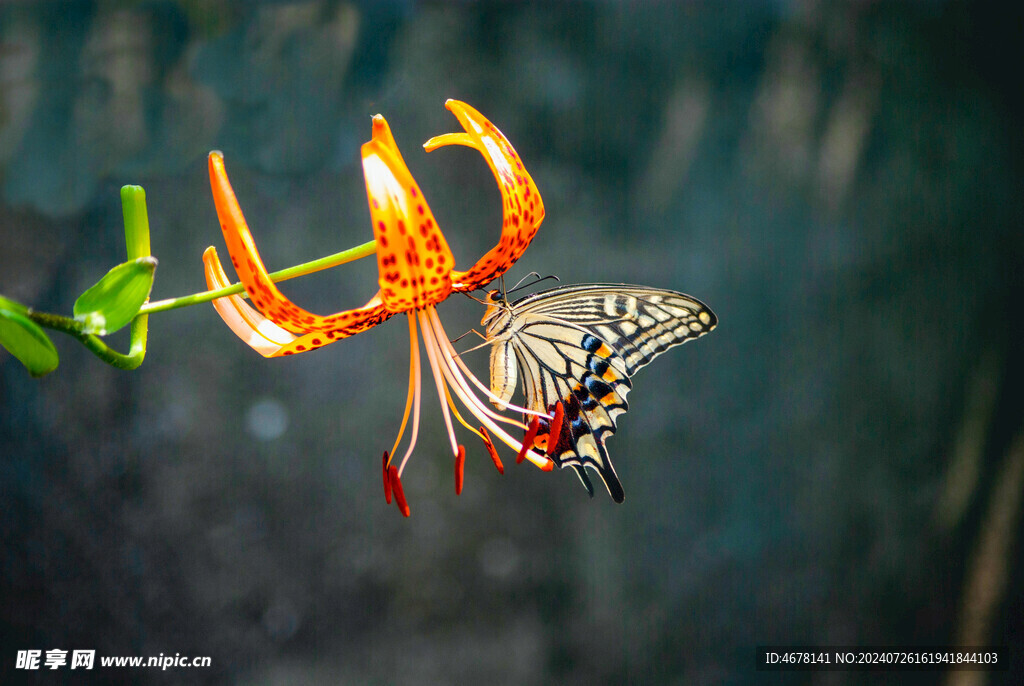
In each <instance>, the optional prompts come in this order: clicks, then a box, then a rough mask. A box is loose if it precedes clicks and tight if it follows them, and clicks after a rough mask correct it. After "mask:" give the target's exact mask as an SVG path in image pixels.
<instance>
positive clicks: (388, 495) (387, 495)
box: [384, 450, 391, 505]
mask: <svg viewBox="0 0 1024 686" xmlns="http://www.w3.org/2000/svg"><path fill="white" fill-rule="evenodd" d="M388 476H389V474H388V451H387V450H385V451H384V500H386V501H388V505H390V504H391V479H389V478H388Z"/></svg>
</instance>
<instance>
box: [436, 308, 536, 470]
mask: <svg viewBox="0 0 1024 686" xmlns="http://www.w3.org/2000/svg"><path fill="white" fill-rule="evenodd" d="M425 313H426V316H427V321H428V322H429V323H430V324H431V327H432V330H431V329H427V328H424V329H423V331H424V334H423V335H424V339H426V338H427V336H429V335H433V337H434V342H435V344H438V345H439V347H440V348H441V355H440V359H439V362H440V363H441V372H442V374H443V375H444V377H445V379H446V380H447V382H448V384H449V385H450V386H451V389H452V390H453V391H455V394H456V395H457V396H459V399H460V400H461V401H462V402H463V403H464V404H465V405H466V407H467V408H468V409H469V411H470V412H471V413H472V414H473V416H474V417H476V418H477V419H478V420H480V421H481V422H482V423H483V424H484V425H485V426H486V427H487V428H489V429H490V430H491V431H492V432H494V435H495V436H497V437H498V438H499V439H501V441H502V442H503V443H504V444H505V445H507V446H509V447H510V448H512V450H515V451H516V452H519V451H520V450H522V444H521V443H520V442H519V441H517V440H516V439H514V438H512V437H511V436H510V435H508V433H507V432H506V431H504V430H503V429H502V428H501V427H500V426H498V425H497V424H496V423H495V421H493V420H497V421H501V422H505V423H508V424H513V425H515V426H518V427H520V428H523V429H526V428H527V427H526V425H524V424H523V423H522V422H519V421H516V420H513V419H510V418H508V417H505V416H502V415H499V414H496V413H495V412H494V411H493V410H491V409H489V408H487V407H485V406H484V404H483V403H482V402H481V401H480V399H479V398H477V397H476V395H475V394H474V393H473V392H472V390H471V389H470V388H469V386H468V385H467V384H466V379H465V377H463V376H462V373H461V372H460V371H459V369H458V367H457V366H456V365H454V364H452V361H453V360H454V361H455V362H457V363H460V364H461V361H460V360H459V359H458V358H457V357H452V354H454V352H455V349H454V348H453V347H452V346H451V344H450V343H449V342H448V336H447V334H445V332H444V327H443V326H441V319H440V318H439V317H438V316H437V310H436V309H435V308H433V307H428V308H426V310H425ZM428 332H429V333H428ZM442 344H443V345H442ZM446 351H447V352H448V354H445V352H446ZM462 366H463V367H465V365H464V364H463V365H462ZM466 373H467V374H469V376H470V378H471V379H473V380H474V381H475V382H476V384H477V385H478V386H481V387H482V385H481V384H480V382H479V381H476V377H474V376H473V374H472V372H470V371H469V369H466ZM530 414H533V415H535V416H540V417H545V418H546V417H547V415H546V414H542V413H538V412H533V411H530ZM526 457H527V458H529V460H530V461H531V462H533V463H534V464H535V465H537V466H538V467H540V468H542V469H543V468H544V465H545V464H546V462H547V461H546V460H544V459H543V458H542V457H540V456H539V455H537V454H535V453H533V452H532V451H531V452H529V453H527V454H526Z"/></svg>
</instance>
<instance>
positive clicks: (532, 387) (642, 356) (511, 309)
mask: <svg viewBox="0 0 1024 686" xmlns="http://www.w3.org/2000/svg"><path fill="white" fill-rule="evenodd" d="M487 303H488V308H487V311H486V312H485V314H484V318H483V320H482V321H481V324H482V325H483V326H484V327H485V338H486V339H487V342H488V343H490V344H491V390H492V392H493V393H494V395H495V396H497V397H498V399H499V400H501V401H502V402H503V403H507V402H508V401H509V400H510V399H511V397H512V394H513V393H514V392H515V388H516V384H517V379H518V378H519V377H521V378H522V383H523V394H524V395H525V397H526V405H525V406H526V407H527V408H528V409H531V410H536V411H539V412H545V413H550V412H553V410H554V408H555V406H556V405H557V404H559V403H561V404H562V408H563V411H564V419H563V421H562V422H561V426H556V427H555V428H556V431H557V435H555V436H553V437H552V436H551V428H552V427H551V423H552V422H551V421H550V420H549V419H547V418H541V420H540V430H539V431H538V434H537V438H536V443H535V445H534V446H531V447H532V448H534V449H540V450H543V451H544V452H545V453H546V454H547V455H549V456H550V457H551V459H553V460H554V461H555V462H556V464H558V465H559V466H561V467H568V466H571V467H573V468H574V469H575V470H576V473H577V475H578V476H579V477H580V480H581V481H582V482H583V484H584V486H586V487H587V490H588V491H589V492H590V493H591V494H593V486H592V485H591V483H590V479H589V477H588V475H587V472H586V469H585V468H590V469H592V470H594V471H596V472H597V473H598V475H599V476H600V477H601V479H602V481H604V484H605V486H606V487H607V489H608V493H609V495H611V497H612V499H613V500H615V501H616V502H622V500H623V498H624V497H625V496H624V493H623V490H622V485H621V484H620V482H619V479H618V476H617V475H616V474H615V469H614V467H613V466H612V463H611V460H610V459H609V457H608V452H607V449H606V448H605V445H604V442H605V439H606V437H607V436H609V435H611V434H613V433H614V432H615V427H616V420H617V419H618V417H619V416H620V415H622V414H624V413H625V412H626V410H627V409H628V405H627V402H626V396H627V395H628V394H629V391H630V389H631V388H632V383H631V382H630V379H629V377H631V376H632V375H633V374H634V373H636V371H637V370H638V369H640V368H641V367H643V366H644V365H646V364H648V363H649V362H650V361H651V360H653V359H654V358H655V357H657V356H658V355H660V354H661V353H662V352H664V351H665V350H668V349H669V348H671V347H673V346H676V345H680V344H682V343H685V342H687V341H690V340H693V339H694V338H697V337H699V336H702V335H704V334H705V333H707V332H708V331H711V330H712V329H713V328H714V327H715V325H716V324H717V323H718V319H717V317H715V314H714V313H713V312H712V311H711V310H710V309H709V308H708V307H707V306H706V305H704V304H703V303H702V302H700V301H699V300H697V299H695V298H692V297H690V296H688V295H685V294H683V293H679V292H677V291H669V290H662V289H656V288H649V287H646V286H631V285H627V284H582V285H571V286H560V287H558V288H552V289H549V290H545V291H540V292H537V293H533V294H531V295H528V296H526V297H524V298H522V299H520V300H517V301H515V302H511V303H510V302H508V300H507V299H506V298H505V296H504V295H503V294H502V293H501V292H500V291H491V292H490V293H489V294H488V298H487ZM495 404H496V405H498V406H501V404H502V403H497V402H496V403H495ZM552 443H554V445H553V446H552Z"/></svg>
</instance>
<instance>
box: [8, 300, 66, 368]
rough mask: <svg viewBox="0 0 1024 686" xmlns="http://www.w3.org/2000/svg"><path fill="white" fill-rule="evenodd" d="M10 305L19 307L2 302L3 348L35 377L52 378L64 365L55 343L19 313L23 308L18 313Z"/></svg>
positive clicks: (9, 302) (20, 307) (19, 307)
mask: <svg viewBox="0 0 1024 686" xmlns="http://www.w3.org/2000/svg"><path fill="white" fill-rule="evenodd" d="M7 305H17V304H16V303H12V302H11V301H10V300H7V299H6V298H0V345H2V346H3V347H5V348H7V350H8V351H9V352H10V353H11V354H12V355H14V356H15V357H16V358H18V359H19V360H20V361H21V363H22V364H23V365H25V368H26V369H28V373H29V374H31V375H32V376H43V375H44V374H49V373H50V372H52V371H53V370H54V369H56V368H57V363H58V362H59V361H60V360H59V358H58V357H57V349H56V348H55V347H53V342H52V341H51V340H50V338H49V337H48V336H47V335H46V334H45V333H43V330H42V329H41V328H39V327H38V326H36V324H35V322H33V321H32V320H31V319H29V318H28V317H26V316H25V314H24V313H23V312H19V311H16V309H23V306H18V307H17V308H16V309H14V308H8V307H6V306H7Z"/></svg>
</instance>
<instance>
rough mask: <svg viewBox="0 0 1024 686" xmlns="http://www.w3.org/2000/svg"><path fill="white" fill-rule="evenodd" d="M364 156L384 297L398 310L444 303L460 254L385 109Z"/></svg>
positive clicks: (376, 119)
mask: <svg viewBox="0 0 1024 686" xmlns="http://www.w3.org/2000/svg"><path fill="white" fill-rule="evenodd" d="M362 155H363V176H364V177H365V178H366V196H367V200H368V201H369V204H370V219H371V220H372V222H373V235H374V238H376V239H377V268H378V270H379V281H380V297H381V301H382V302H383V303H384V306H385V307H386V308H387V310H388V311H389V312H392V313H394V312H404V311H407V310H411V309H415V308H419V307H423V306H426V305H433V304H436V303H438V302H441V301H442V300H444V299H445V298H447V297H448V295H449V294H450V293H451V290H452V282H451V272H452V267H453V266H454V265H455V258H454V257H453V256H452V251H451V250H450V249H449V248H448V243H447V242H446V241H445V238H444V235H442V233H441V230H440V229H439V228H438V226H437V222H436V221H435V220H434V214H433V213H432V212H431V211H430V206H429V205H427V201H426V199H425V198H424V197H423V193H422V191H421V190H420V187H419V185H418V184H417V183H416V180H415V179H413V177H412V174H411V173H410V172H409V169H408V167H406V166H405V162H404V161H403V160H402V155H401V154H400V153H399V152H398V147H397V146H396V145H395V139H394V138H393V137H392V135H391V129H390V128H389V127H388V124H387V122H386V121H385V120H384V117H382V116H380V115H379V114H378V115H377V116H375V117H374V118H373V136H372V138H371V140H370V141H369V142H368V143H365V144H364V145H363V147H362Z"/></svg>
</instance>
